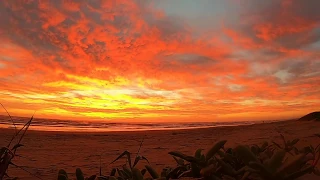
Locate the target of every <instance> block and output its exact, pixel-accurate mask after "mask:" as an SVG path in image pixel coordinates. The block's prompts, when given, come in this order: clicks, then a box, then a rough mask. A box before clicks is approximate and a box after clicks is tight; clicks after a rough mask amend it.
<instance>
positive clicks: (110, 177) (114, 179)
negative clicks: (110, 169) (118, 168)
mask: <svg viewBox="0 0 320 180" xmlns="http://www.w3.org/2000/svg"><path fill="white" fill-rule="evenodd" d="M108 180H118V179H117V178H116V177H115V176H109V178H108Z"/></svg>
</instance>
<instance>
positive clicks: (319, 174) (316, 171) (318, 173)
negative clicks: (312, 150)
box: [313, 168, 320, 176]
mask: <svg viewBox="0 0 320 180" xmlns="http://www.w3.org/2000/svg"><path fill="white" fill-rule="evenodd" d="M313 174H315V175H317V176H320V170H319V169H318V168H314V169H313Z"/></svg>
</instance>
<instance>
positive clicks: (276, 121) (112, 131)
mask: <svg viewBox="0 0 320 180" xmlns="http://www.w3.org/2000/svg"><path fill="white" fill-rule="evenodd" d="M295 120H297V119H290V120H270V121H253V122H252V123H242V124H241V123H239V124H231V123H233V122H230V124H222V125H211V126H209V125H208V126H199V127H180V128H149V129H127V130H106V129H107V128H103V130H99V128H96V130H93V129H91V130H85V129H84V130H74V129H65V130H50V129H47V130H44V129H33V127H32V124H31V126H30V128H29V130H28V131H30V132H44V133H46V132H48V133H68V134H69V133H75V134H83V133H90V134H96V133H97V134H101V133H127V132H128V133H130V132H133V133H135V132H141V133H143V132H159V131H183V130H199V129H217V128H226V127H239V126H253V125H259V124H272V123H279V122H287V121H295ZM195 123H197V122H195ZM213 123H215V122H213ZM218 123H219V122H218ZM114 124H117V123H114ZM119 124H125V123H119ZM133 124H143V123H133ZM146 124H149V123H146ZM166 124H168V123H166ZM173 124H176V123H173ZM181 124H193V123H189V122H187V123H181ZM203 124H211V123H206V122H204V123H203ZM0 125H1V124H0ZM56 128H58V127H56ZM0 130H6V131H13V128H5V127H1V126H0Z"/></svg>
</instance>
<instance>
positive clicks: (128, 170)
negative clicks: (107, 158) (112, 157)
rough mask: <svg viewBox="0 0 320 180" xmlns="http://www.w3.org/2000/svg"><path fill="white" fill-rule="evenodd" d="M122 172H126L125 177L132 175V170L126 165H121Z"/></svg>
mask: <svg viewBox="0 0 320 180" xmlns="http://www.w3.org/2000/svg"><path fill="white" fill-rule="evenodd" d="M122 168H123V172H124V173H125V174H126V176H127V177H130V178H131V177H132V172H131V170H130V169H129V168H127V167H126V166H123V167H122Z"/></svg>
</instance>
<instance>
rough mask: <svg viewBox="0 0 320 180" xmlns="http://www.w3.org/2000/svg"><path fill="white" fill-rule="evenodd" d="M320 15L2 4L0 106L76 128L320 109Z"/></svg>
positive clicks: (82, 3) (143, 4) (175, 3)
mask: <svg viewBox="0 0 320 180" xmlns="http://www.w3.org/2000/svg"><path fill="white" fill-rule="evenodd" d="M319 7H320V1H319V0H308V1H303V0H268V1H262V0H261V1H258V0H198V1H194V0H133V1H130V0H108V1H104V0H75V1H62V0H52V1H40V0H39V1H33V0H12V1H0V42H1V43H0V87H1V88H0V102H1V103H2V104H3V105H4V106H5V107H6V108H7V110H8V111H9V112H10V113H11V115H14V116H31V115H32V114H33V113H34V112H35V111H36V115H35V116H36V117H40V118H41V117H42V118H57V119H72V120H105V121H146V122H157V121H183V122H186V121H238V120H241V121H242V120H269V119H270V120H271V119H289V118H296V117H299V116H301V115H304V114H306V113H309V112H311V111H316V110H319V109H318V108H319V107H320V83H319V82H320V11H319V10H318V8H319ZM0 112H1V113H2V114H5V111H4V110H1V111H0Z"/></svg>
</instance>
